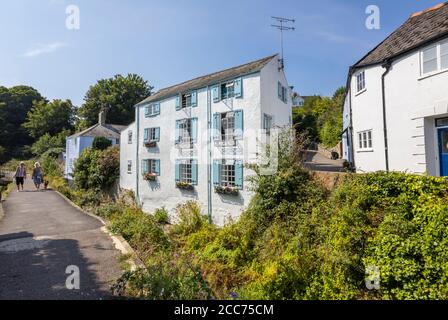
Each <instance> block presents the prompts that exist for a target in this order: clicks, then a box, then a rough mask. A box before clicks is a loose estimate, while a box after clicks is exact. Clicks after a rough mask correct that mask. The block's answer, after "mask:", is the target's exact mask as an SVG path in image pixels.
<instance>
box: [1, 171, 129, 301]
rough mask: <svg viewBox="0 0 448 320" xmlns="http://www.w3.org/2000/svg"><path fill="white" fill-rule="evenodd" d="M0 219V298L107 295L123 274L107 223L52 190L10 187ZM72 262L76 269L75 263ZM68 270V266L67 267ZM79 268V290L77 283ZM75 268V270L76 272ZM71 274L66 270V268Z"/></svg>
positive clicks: (96, 297)
mask: <svg viewBox="0 0 448 320" xmlns="http://www.w3.org/2000/svg"><path fill="white" fill-rule="evenodd" d="M3 209H4V211H5V216H4V217H3V219H2V220H0V299H8V300H9V299H13V300H17V299H20V300H21V299H70V300H72V299H73V300H80V299H81V300H84V299H89V300H90V299H108V298H111V297H112V296H111V291H110V286H111V285H112V284H113V283H114V281H115V280H116V279H117V278H118V277H119V276H120V275H121V273H122V271H121V268H120V264H119V261H118V258H119V256H120V252H119V251H118V250H116V249H115V247H114V244H113V242H112V239H111V238H110V237H109V235H108V234H106V233H104V232H103V231H102V230H101V228H102V227H103V224H102V223H101V222H99V221H98V220H96V219H95V218H92V217H90V216H88V215H86V214H85V213H83V212H81V211H80V210H78V209H76V208H74V207H73V206H71V205H70V204H69V203H68V202H67V201H66V200H65V199H63V198H62V197H61V196H59V195H58V194H57V193H56V192H54V191H51V190H45V191H35V188H34V186H33V185H32V183H31V181H29V179H27V180H26V183H25V191H23V192H16V191H15V190H14V191H12V192H11V193H10V195H9V197H8V199H7V200H6V201H5V202H3ZM73 266H74V267H73ZM67 268H69V270H67ZM76 268H78V269H79V284H80V287H79V289H72V290H70V289H68V288H67V286H66V282H67V279H68V278H69V277H71V278H70V279H69V284H72V285H73V284H76V279H74V276H76ZM73 270H75V273H73ZM67 271H68V272H69V273H66V272H67Z"/></svg>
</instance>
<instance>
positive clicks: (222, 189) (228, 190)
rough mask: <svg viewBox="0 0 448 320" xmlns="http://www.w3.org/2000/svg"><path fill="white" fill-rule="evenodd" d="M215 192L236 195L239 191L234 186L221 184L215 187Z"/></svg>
mask: <svg viewBox="0 0 448 320" xmlns="http://www.w3.org/2000/svg"><path fill="white" fill-rule="evenodd" d="M215 192H216V193H219V194H228V195H232V196H236V195H238V193H239V191H238V189H237V188H236V187H222V186H217V187H215Z"/></svg>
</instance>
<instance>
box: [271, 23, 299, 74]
mask: <svg viewBox="0 0 448 320" xmlns="http://www.w3.org/2000/svg"><path fill="white" fill-rule="evenodd" d="M271 18H272V19H274V20H275V21H276V22H277V23H278V24H271V27H274V28H276V29H278V30H280V46H281V59H280V61H279V62H280V67H279V70H283V69H284V67H285V64H284V61H285V58H284V52H283V31H294V30H296V29H295V28H294V27H290V26H288V23H295V22H296V20H295V19H288V18H282V17H271Z"/></svg>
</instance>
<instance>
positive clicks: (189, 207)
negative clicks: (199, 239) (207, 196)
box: [172, 201, 208, 236]
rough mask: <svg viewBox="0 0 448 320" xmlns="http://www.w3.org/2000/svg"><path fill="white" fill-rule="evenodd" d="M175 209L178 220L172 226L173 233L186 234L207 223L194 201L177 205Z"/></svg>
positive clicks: (205, 217)
mask: <svg viewBox="0 0 448 320" xmlns="http://www.w3.org/2000/svg"><path fill="white" fill-rule="evenodd" d="M176 211H177V216H178V218H179V221H178V223H176V224H175V225H174V226H173V228H172V231H173V233H175V234H179V235H182V236H187V235H189V234H192V233H194V232H196V231H198V230H200V229H201V228H202V227H203V226H204V225H205V224H207V223H208V218H207V216H205V215H203V214H202V213H201V208H200V207H199V205H198V203H197V202H195V201H188V202H187V203H185V204H181V205H179V206H178V207H177V210H176Z"/></svg>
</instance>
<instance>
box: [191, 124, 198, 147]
mask: <svg viewBox="0 0 448 320" xmlns="http://www.w3.org/2000/svg"><path fill="white" fill-rule="evenodd" d="M191 139H192V141H193V143H197V142H198V118H192V119H191Z"/></svg>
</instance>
